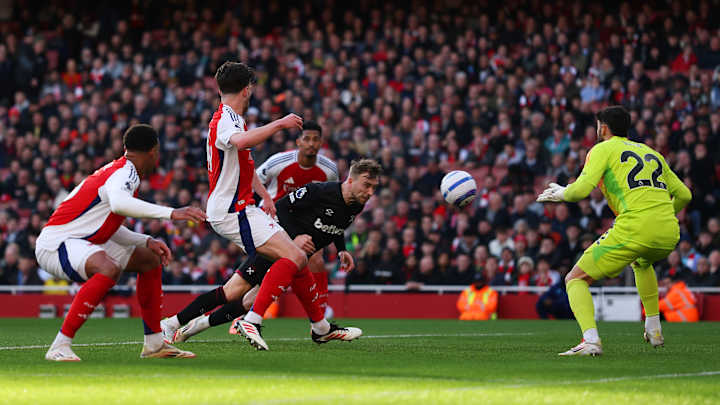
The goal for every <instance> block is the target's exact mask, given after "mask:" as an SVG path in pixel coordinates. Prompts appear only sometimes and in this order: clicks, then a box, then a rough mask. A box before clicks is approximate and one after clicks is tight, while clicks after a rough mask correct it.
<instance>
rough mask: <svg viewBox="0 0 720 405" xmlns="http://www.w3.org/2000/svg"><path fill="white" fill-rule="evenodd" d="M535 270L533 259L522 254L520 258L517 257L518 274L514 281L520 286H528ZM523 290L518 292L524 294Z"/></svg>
mask: <svg viewBox="0 0 720 405" xmlns="http://www.w3.org/2000/svg"><path fill="white" fill-rule="evenodd" d="M534 270H535V263H534V262H533V259H531V258H529V257H527V256H523V257H521V258H520V259H518V274H517V280H516V283H517V285H518V286H520V287H528V286H530V285H531V283H532V280H531V279H532V276H533V272H534ZM524 293H525V292H524V291H523V292H520V294H524Z"/></svg>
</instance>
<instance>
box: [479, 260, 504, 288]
mask: <svg viewBox="0 0 720 405" xmlns="http://www.w3.org/2000/svg"><path fill="white" fill-rule="evenodd" d="M483 275H484V276H485V280H487V282H488V284H489V285H492V286H496V285H508V282H506V281H505V274H503V273H500V272H498V259H497V257H495V256H490V257H488V258H487V260H486V261H485V268H484V269H483Z"/></svg>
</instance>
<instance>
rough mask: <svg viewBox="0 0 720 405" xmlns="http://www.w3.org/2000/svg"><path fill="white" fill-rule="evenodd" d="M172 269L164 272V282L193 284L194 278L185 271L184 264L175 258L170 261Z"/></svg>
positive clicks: (169, 283)
mask: <svg viewBox="0 0 720 405" xmlns="http://www.w3.org/2000/svg"><path fill="white" fill-rule="evenodd" d="M169 267H170V269H169V270H170V271H165V272H163V280H162V282H163V284H164V285H188V284H192V283H193V280H192V278H191V277H190V275H189V274H187V273H185V272H184V269H183V267H182V264H181V263H180V262H179V261H177V260H173V261H172V262H170V266H169Z"/></svg>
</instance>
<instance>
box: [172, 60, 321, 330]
mask: <svg viewBox="0 0 720 405" xmlns="http://www.w3.org/2000/svg"><path fill="white" fill-rule="evenodd" d="M215 81H216V82H217V85H218V88H219V90H220V100H221V102H220V105H219V107H218V110H217V111H216V112H215V114H214V115H213V118H212V120H211V121H210V129H209V132H208V143H207V153H208V177H209V179H210V193H209V196H208V203H207V215H208V222H210V225H211V226H212V227H213V229H214V230H215V231H216V232H217V233H218V234H220V235H221V236H223V237H225V238H226V239H229V240H230V241H232V242H233V243H235V244H237V245H238V246H240V247H241V248H243V250H244V251H245V252H246V253H247V254H248V256H249V257H250V258H251V259H253V258H255V257H256V255H257V254H258V253H259V254H261V255H263V256H265V257H267V258H269V259H272V260H276V261H275V263H274V264H273V266H272V269H271V270H272V272H269V274H270V276H269V277H267V279H266V280H265V286H266V287H265V289H264V290H263V289H262V288H261V289H260V291H259V292H258V299H259V300H260V302H266V301H267V302H268V305H269V302H271V301H272V298H271V295H273V293H274V291H275V290H277V289H279V288H280V287H283V286H287V285H289V284H290V283H291V282H294V281H295V280H296V279H300V280H302V281H298V282H300V283H301V284H302V285H305V286H306V287H307V288H309V286H311V285H312V284H313V278H312V274H310V270H308V269H307V267H306V264H307V256H306V254H305V252H303V251H302V250H301V249H300V248H299V247H297V246H296V245H295V244H294V243H293V241H292V240H291V239H290V237H289V236H288V234H287V233H286V232H285V231H284V230H283V229H282V228H281V227H280V225H278V223H277V222H275V220H273V219H272V217H271V215H275V204H274V202H273V200H272V198H271V197H270V195H269V194H268V192H267V190H266V189H265V187H264V186H263V185H262V183H261V182H260V179H259V178H258V176H257V173H255V164H254V162H253V160H252V157H251V155H250V148H252V147H253V146H255V145H257V144H259V143H261V142H264V141H265V140H266V139H267V138H269V137H270V136H272V135H273V134H274V133H276V132H277V131H279V130H282V129H291V128H297V129H302V119H301V118H300V117H298V116H297V115H295V114H289V115H287V116H285V117H284V118H282V119H279V120H277V121H273V122H271V123H269V124H267V125H264V126H262V127H258V128H254V129H252V130H249V131H248V130H247V127H246V125H245V121H244V120H243V118H242V117H241V116H240V115H239V114H244V113H245V112H246V111H247V109H248V107H249V105H250V97H251V96H252V89H253V86H254V83H255V81H256V79H255V74H254V72H253V70H252V69H250V68H249V67H248V66H247V65H245V64H243V63H237V62H229V61H228V62H225V63H223V64H222V66H220V68H218V70H217V72H216V73H215ZM253 189H254V190H255V191H256V192H257V193H258V194H259V195H260V197H261V198H262V199H263V205H264V206H263V209H262V210H261V209H260V208H258V207H256V206H255V201H254V200H253ZM268 214H269V215H268ZM241 280H242V277H240V276H239V275H233V276H232V277H231V278H230V280H228V281H227V282H226V283H225V285H224V286H222V287H219V288H217V289H216V290H213V291H211V292H210V293H206V294H203V295H201V296H200V297H198V299H196V300H195V301H193V303H191V305H190V306H192V307H193V308H196V309H200V310H202V311H201V312H200V313H203V312H205V311H207V310H209V309H212V308H215V307H216V306H217V305H222V304H224V303H226V302H227V301H234V300H237V299H239V298H241V296H239V295H237V291H238V287H239V286H240V284H241ZM283 288H284V287H283ZM275 295H277V294H275ZM262 313H264V309H263V312H262ZM198 315H199V314H197V315H194V316H191V317H190V318H188V319H180V318H179V317H178V316H173V317H171V318H168V319H166V320H164V322H163V325H164V326H163V330H165V331H169V330H176V329H178V328H179V327H180V326H181V324H182V323H185V322H187V321H189V320H190V319H193V318H195V317H196V316H198ZM248 317H249V319H250V320H251V321H252V323H250V324H248V325H249V326H248V328H249V330H248V331H247V333H249V334H254V335H257V336H258V337H259V336H260V332H259V330H258V329H257V327H256V326H255V325H259V324H260V323H261V322H262V316H261V315H259V314H258V313H257V312H254V311H250V313H248ZM313 327H314V328H316V332H317V333H321V334H326V333H329V331H330V324H329V323H328V322H327V321H326V320H325V319H324V318H323V320H322V321H320V322H317V324H315V325H314V326H313ZM170 338H171V337H170Z"/></svg>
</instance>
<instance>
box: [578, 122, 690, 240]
mask: <svg viewBox="0 0 720 405" xmlns="http://www.w3.org/2000/svg"><path fill="white" fill-rule="evenodd" d="M595 186H599V187H600V190H601V191H602V193H603V194H604V195H605V198H606V199H607V201H608V205H609V206H610V209H612V211H613V212H614V213H615V215H616V216H617V218H616V220H615V224H614V225H613V229H614V230H615V232H616V233H617V234H618V235H617V236H618V237H620V238H622V239H626V240H632V241H635V242H638V243H643V244H648V245H649V244H652V245H653V246H654V247H663V246H675V244H676V243H677V240H678V238H679V227H678V221H677V218H676V217H675V214H676V213H677V212H678V211H680V210H681V209H682V208H683V207H685V205H687V203H688V202H689V201H690V199H691V194H690V190H689V189H688V188H687V187H686V186H685V185H684V184H683V182H682V181H680V179H678V177H677V175H676V174H675V173H673V171H672V170H670V167H669V166H668V164H667V163H666V162H665V158H663V156H662V155H661V154H659V153H658V152H656V151H655V150H653V149H652V148H650V147H649V146H647V145H645V144H642V143H637V142H632V141H630V140H628V139H627V138H623V137H618V136H613V137H612V138H610V139H608V140H606V141H603V142H600V143H598V144H597V145H595V146H594V147H593V148H592V149H591V150H590V152H588V155H587V157H586V160H585V167H584V168H583V171H582V173H580V176H578V178H577V181H575V182H574V183H572V184H570V185H569V186H568V187H567V189H566V190H565V193H564V199H565V200H566V201H571V202H575V201H579V200H582V199H583V198H585V197H587V196H588V194H590V192H591V191H592V189H593V188H595Z"/></svg>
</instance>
